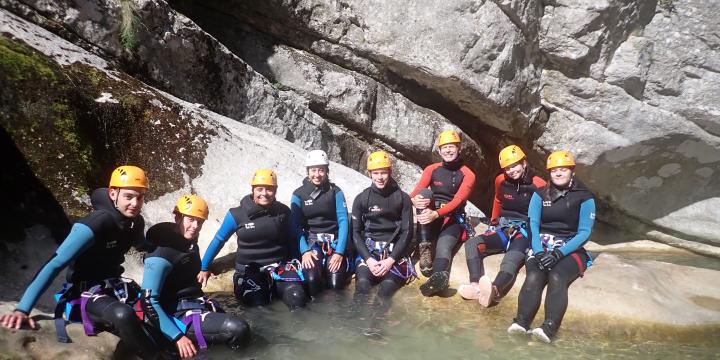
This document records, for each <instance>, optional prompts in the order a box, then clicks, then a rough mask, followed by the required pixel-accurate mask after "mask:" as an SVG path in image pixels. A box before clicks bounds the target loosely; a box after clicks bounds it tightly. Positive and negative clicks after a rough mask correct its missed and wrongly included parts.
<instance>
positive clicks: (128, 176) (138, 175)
mask: <svg viewBox="0 0 720 360" xmlns="http://www.w3.org/2000/svg"><path fill="white" fill-rule="evenodd" d="M109 187H111V188H113V187H115V188H126V187H139V188H143V189H147V188H148V180H147V177H146V176H145V171H143V169H141V168H139V167H137V166H132V165H123V166H118V167H117V168H116V169H115V170H114V171H113V172H112V175H111V176H110V186H109Z"/></svg>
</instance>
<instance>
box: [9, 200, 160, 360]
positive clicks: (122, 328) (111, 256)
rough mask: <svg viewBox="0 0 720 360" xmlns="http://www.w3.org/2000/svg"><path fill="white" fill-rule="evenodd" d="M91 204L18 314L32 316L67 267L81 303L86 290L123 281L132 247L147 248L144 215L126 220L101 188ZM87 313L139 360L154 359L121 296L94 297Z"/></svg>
mask: <svg viewBox="0 0 720 360" xmlns="http://www.w3.org/2000/svg"><path fill="white" fill-rule="evenodd" d="M90 199H91V202H92V205H93V208H94V210H93V211H92V212H91V213H90V214H88V215H87V216H85V217H84V218H82V219H80V220H78V221H77V222H76V223H75V224H74V225H73V227H72V229H71V230H70V234H69V235H68V236H67V238H65V240H64V241H63V242H62V244H60V246H59V247H58V249H57V250H56V251H55V254H54V255H53V256H52V258H50V260H48V261H47V263H45V265H44V266H43V267H42V268H41V269H40V270H39V271H38V273H37V274H36V275H35V277H34V278H33V280H32V282H31V283H30V285H29V286H28V288H27V290H25V293H24V294H23V296H22V298H21V299H20V302H19V304H18V306H17V308H16V310H17V311H21V312H23V313H26V314H29V313H30V311H31V310H32V308H33V306H34V305H35V303H36V302H37V300H38V298H39V297H40V296H41V295H42V294H43V293H44V292H45V291H46V290H47V288H48V287H49V286H50V284H51V283H52V281H53V279H55V277H56V276H57V275H58V274H59V273H60V271H62V270H63V269H64V268H65V267H68V271H67V282H68V283H69V284H72V287H71V288H70V290H69V294H68V295H67V296H68V298H78V297H79V296H80V294H81V293H82V292H83V291H86V290H89V289H90V288H92V287H94V286H96V285H104V281H105V280H106V279H116V278H119V277H120V276H121V275H122V273H123V272H124V269H123V267H122V263H123V262H125V253H126V252H127V251H128V250H130V247H131V246H135V247H137V248H140V249H143V247H144V246H145V244H146V243H145V240H144V236H143V231H144V230H145V229H144V227H145V222H144V220H143V217H142V216H137V217H135V218H126V217H124V216H123V215H122V214H121V213H120V212H119V211H118V210H117V209H115V206H114V204H113V203H112V200H111V199H110V196H109V195H108V189H107V188H100V189H96V190H95V191H93V193H92V195H91V198H90ZM86 311H87V315H88V316H89V318H90V320H91V321H92V323H94V324H96V325H102V326H104V327H107V328H109V329H111V331H112V332H114V333H116V334H117V335H118V336H119V337H120V338H122V339H123V341H124V342H125V343H126V344H127V345H129V346H130V347H131V348H132V349H134V350H135V351H137V352H138V354H139V355H140V356H143V357H150V356H153V354H155V352H156V351H155V350H154V346H153V344H152V342H151V341H150V339H149V338H148V337H147V336H145V334H144V332H143V331H142V330H141V323H140V320H139V319H138V318H137V317H136V316H135V312H134V310H133V309H132V308H131V307H130V306H128V305H126V304H124V303H122V302H120V301H119V300H118V299H117V298H116V297H114V296H112V295H110V294H107V295H103V296H97V297H93V298H92V299H91V300H90V301H88V303H87V308H86Z"/></svg>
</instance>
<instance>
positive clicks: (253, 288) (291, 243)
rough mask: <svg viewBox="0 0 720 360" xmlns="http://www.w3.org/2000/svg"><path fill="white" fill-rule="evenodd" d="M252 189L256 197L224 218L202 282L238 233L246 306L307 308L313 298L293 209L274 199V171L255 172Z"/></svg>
mask: <svg viewBox="0 0 720 360" xmlns="http://www.w3.org/2000/svg"><path fill="white" fill-rule="evenodd" d="M250 186H251V187H252V193H251V194H249V195H247V196H245V197H244V198H243V199H242V200H241V201H240V206H238V207H234V208H232V209H230V210H229V211H228V212H227V214H225V218H224V219H223V222H222V225H220V229H218V231H217V233H216V234H215V237H214V238H213V240H212V242H211V243H210V245H209V246H208V248H207V251H205V255H204V256H203V258H202V264H201V271H200V273H198V281H200V282H202V283H203V284H206V283H207V280H208V279H209V278H210V271H209V268H210V263H212V261H213V259H214V258H215V256H217V254H218V252H219V251H220V249H221V248H222V247H223V245H224V244H225V242H226V241H227V240H228V239H229V238H230V236H232V234H233V233H235V234H236V235H237V252H236V253H235V274H234V275H233V288H234V291H235V297H236V298H237V299H238V300H239V301H241V302H242V303H244V304H245V305H247V306H261V305H267V304H269V303H270V302H271V301H272V299H275V298H280V299H282V301H283V302H284V303H285V304H286V305H287V306H288V307H289V308H290V309H291V310H294V309H297V308H301V307H305V304H306V303H307V299H308V296H307V293H306V292H305V289H304V285H303V283H304V282H305V278H304V275H303V272H302V269H301V264H300V260H299V259H300V254H299V250H298V241H297V237H295V236H293V234H292V229H291V228H290V209H289V208H288V207H287V206H286V205H285V204H283V203H281V202H279V201H277V200H276V198H275V194H276V192H277V187H278V181H277V175H276V174H275V171H273V170H270V169H258V170H256V171H255V173H254V174H253V178H252V181H251V182H250Z"/></svg>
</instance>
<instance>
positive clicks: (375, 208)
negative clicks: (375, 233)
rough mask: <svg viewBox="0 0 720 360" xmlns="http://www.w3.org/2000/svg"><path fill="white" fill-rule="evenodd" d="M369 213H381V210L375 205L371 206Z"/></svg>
mask: <svg viewBox="0 0 720 360" xmlns="http://www.w3.org/2000/svg"><path fill="white" fill-rule="evenodd" d="M369 210H370V211H373V212H376V211H382V208H380V207H379V206H377V205H373V206H372V207H371V208H370V209H369Z"/></svg>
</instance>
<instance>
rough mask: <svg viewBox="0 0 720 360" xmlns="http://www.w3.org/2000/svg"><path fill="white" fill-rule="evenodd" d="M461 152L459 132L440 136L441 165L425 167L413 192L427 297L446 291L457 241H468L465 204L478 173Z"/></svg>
mask: <svg viewBox="0 0 720 360" xmlns="http://www.w3.org/2000/svg"><path fill="white" fill-rule="evenodd" d="M460 150H461V140H460V134H459V133H458V132H457V131H453V130H446V131H443V132H442V133H440V136H439V137H438V153H439V154H440V157H442V162H439V163H435V164H432V165H430V166H428V167H426V168H425V170H424V171H423V174H422V177H421V178H420V182H419V183H418V184H417V185H416V186H415V189H414V190H413V191H412V192H411V193H410V198H411V199H412V202H413V205H414V206H415V208H416V209H418V210H417V211H418V215H417V221H418V223H419V226H418V233H419V244H418V249H419V252H420V264H419V266H420V271H421V272H422V273H423V275H425V276H428V275H430V278H429V279H428V280H427V281H426V282H425V283H424V284H422V285H421V286H420V291H421V292H422V294H423V295H425V296H432V295H434V294H437V293H439V292H442V291H444V290H445V289H447V287H448V280H449V275H450V274H449V270H450V265H451V263H452V255H453V249H454V248H455V247H456V245H457V244H458V241H464V240H465V239H466V238H467V233H466V227H465V226H466V223H465V203H466V202H467V199H468V198H469V197H470V193H471V192H472V188H473V186H474V185H475V174H474V173H473V172H472V170H470V168H468V167H467V166H465V165H464V164H463V161H462V159H461V158H460ZM428 188H429V190H430V191H428ZM432 245H434V248H435V258H434V260H433V258H432V256H431V248H432Z"/></svg>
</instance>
